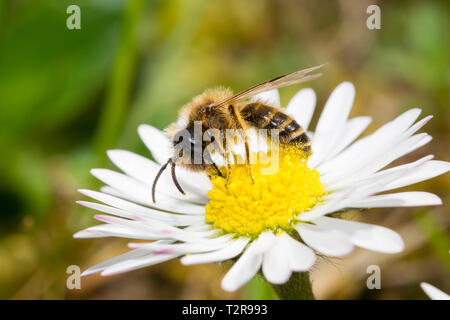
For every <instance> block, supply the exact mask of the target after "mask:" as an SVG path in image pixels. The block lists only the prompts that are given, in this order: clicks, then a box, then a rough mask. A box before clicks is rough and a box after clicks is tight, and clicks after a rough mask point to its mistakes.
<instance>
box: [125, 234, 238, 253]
mask: <svg viewBox="0 0 450 320" xmlns="http://www.w3.org/2000/svg"><path fill="white" fill-rule="evenodd" d="M227 238H228V239H227V240H224V241H221V242H214V240H216V239H213V240H211V241H206V242H194V243H186V242H185V243H175V244H161V243H155V242H149V243H142V242H140V243H129V244H128V247H129V248H132V249H136V248H142V249H145V250H147V251H148V252H151V253H154V254H190V253H203V252H209V251H215V250H219V249H222V248H224V247H226V246H227V245H228V244H229V243H230V241H229V238H230V237H227Z"/></svg>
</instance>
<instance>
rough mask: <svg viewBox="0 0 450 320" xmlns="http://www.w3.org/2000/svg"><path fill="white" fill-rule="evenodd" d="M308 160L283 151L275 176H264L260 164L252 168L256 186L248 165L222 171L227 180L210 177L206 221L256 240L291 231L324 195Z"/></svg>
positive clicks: (301, 155)
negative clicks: (261, 235)
mask: <svg viewBox="0 0 450 320" xmlns="http://www.w3.org/2000/svg"><path fill="white" fill-rule="evenodd" d="M307 159H308V156H307V155H305V154H304V153H303V152H299V150H298V149H296V150H294V151H293V149H291V148H280V152H279V166H278V170H276V172H275V173H273V174H270V175H267V174H262V173H263V170H261V169H263V168H265V167H267V166H268V165H263V164H261V163H260V162H259V161H258V162H257V163H255V164H251V167H252V174H253V178H254V184H252V181H251V179H250V176H249V171H248V168H247V166H246V165H244V164H239V165H237V164H236V165H231V169H230V172H228V173H227V172H226V168H221V171H224V172H225V175H228V174H229V175H230V177H229V180H228V183H227V182H226V181H227V180H226V178H223V177H220V176H217V175H214V176H212V177H211V182H212V185H213V189H212V190H210V191H209V193H208V197H209V199H210V201H209V203H208V204H207V205H206V214H205V218H206V220H207V221H208V222H209V223H211V224H212V225H213V227H214V228H216V229H221V230H223V231H225V232H227V233H235V234H239V235H242V236H250V237H256V236H257V235H258V234H260V233H262V232H264V231H266V230H272V231H274V232H280V231H282V230H286V231H289V230H292V223H293V222H294V221H295V220H296V218H297V217H298V216H299V215H300V214H301V213H302V212H305V211H309V210H311V208H313V207H314V205H315V204H316V203H317V202H318V201H319V200H320V199H321V197H322V196H323V194H324V188H323V186H322V183H321V182H320V179H319V178H320V175H319V172H318V171H317V170H311V169H310V168H308V166H307Z"/></svg>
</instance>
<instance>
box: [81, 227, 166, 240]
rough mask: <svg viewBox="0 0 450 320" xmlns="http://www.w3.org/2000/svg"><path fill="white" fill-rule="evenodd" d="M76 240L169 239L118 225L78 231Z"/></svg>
mask: <svg viewBox="0 0 450 320" xmlns="http://www.w3.org/2000/svg"><path fill="white" fill-rule="evenodd" d="M73 237H74V238H76V239H90V238H107V237H115V238H126V239H141V240H160V239H164V238H167V236H166V237H164V236H161V235H160V234H155V233H152V232H148V231H142V230H135V229H133V228H130V227H127V226H122V225H117V224H101V225H97V226H93V227H89V228H87V229H84V230H81V231H78V232H77V233H75V234H74V235H73Z"/></svg>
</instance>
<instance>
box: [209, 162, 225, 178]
mask: <svg viewBox="0 0 450 320" xmlns="http://www.w3.org/2000/svg"><path fill="white" fill-rule="evenodd" d="M212 166H213V168H214V169H215V170H216V172H217V175H218V176H219V177H221V178H225V177H224V176H223V174H222V172H220V170H219V167H217V164H215V163H214V162H213V163H212Z"/></svg>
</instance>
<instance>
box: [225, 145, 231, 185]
mask: <svg viewBox="0 0 450 320" xmlns="http://www.w3.org/2000/svg"><path fill="white" fill-rule="evenodd" d="M226 155H227V179H226V181H225V188H227V187H228V183H229V182H230V177H231V159H230V152H227V153H226Z"/></svg>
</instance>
